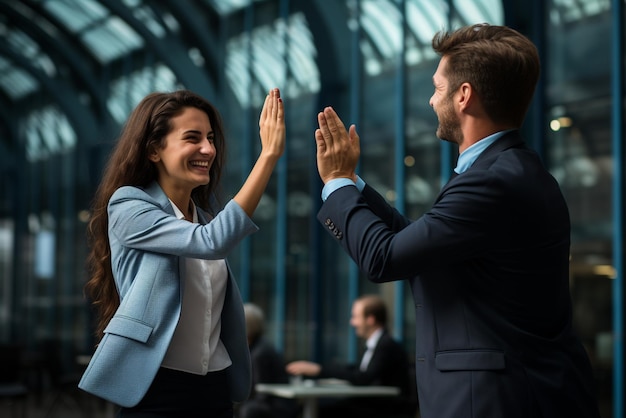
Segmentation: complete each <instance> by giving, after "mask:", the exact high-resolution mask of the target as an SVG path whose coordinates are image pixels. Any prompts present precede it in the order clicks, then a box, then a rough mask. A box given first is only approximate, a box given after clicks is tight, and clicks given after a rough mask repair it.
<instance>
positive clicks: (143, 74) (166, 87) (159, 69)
mask: <svg viewBox="0 0 626 418" xmlns="http://www.w3.org/2000/svg"><path fill="white" fill-rule="evenodd" d="M179 88H182V86H181V85H180V84H179V83H178V81H177V80H176V75H175V74H174V73H173V72H172V70H170V69H169V67H166V66H165V65H162V64H157V65H155V66H153V67H145V68H143V69H141V70H139V71H135V72H133V73H131V74H129V75H127V76H124V77H121V78H118V79H117V80H115V81H113V82H112V83H111V85H110V94H109V97H108V100H107V108H108V110H109V112H110V113H111V115H112V116H113V119H115V120H116V121H117V122H118V123H119V124H120V125H122V124H123V123H124V121H126V119H127V118H128V115H129V114H130V112H131V111H132V109H133V108H134V107H135V106H136V105H137V103H139V102H140V101H141V99H143V98H144V97H145V96H146V95H147V94H148V93H151V92H153V91H173V90H177V89H179Z"/></svg>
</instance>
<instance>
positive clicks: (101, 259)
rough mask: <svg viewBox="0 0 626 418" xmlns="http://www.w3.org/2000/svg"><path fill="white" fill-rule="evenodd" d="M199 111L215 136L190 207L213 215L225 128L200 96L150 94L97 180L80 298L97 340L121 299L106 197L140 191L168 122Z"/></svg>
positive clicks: (152, 176)
mask: <svg viewBox="0 0 626 418" xmlns="http://www.w3.org/2000/svg"><path fill="white" fill-rule="evenodd" d="M189 107H193V108H197V109H200V110H202V111H204V112H205V113H206V114H207V115H208V117H209V121H210V123H211V128H212V129H213V133H214V134H215V139H214V144H215V150H216V156H215V160H214V161H213V165H212V166H211V169H210V170H209V174H210V179H211V181H210V182H209V184H207V185H204V186H198V187H196V188H195V189H194V190H193V191H192V194H191V197H192V199H193V201H194V203H195V204H196V205H197V206H199V207H200V208H202V209H204V210H206V211H208V212H209V213H212V214H214V213H215V211H216V208H215V207H213V206H214V205H215V204H216V203H217V201H216V200H215V199H216V197H217V191H218V190H217V187H218V185H219V184H220V177H221V174H222V168H223V166H224V161H225V159H226V157H225V139H224V130H223V126H222V121H221V117H220V114H219V113H218V111H217V109H216V108H215V107H214V106H213V105H212V104H211V103H209V102H208V101H207V100H205V99H204V98H202V97H201V96H199V95H197V94H195V93H193V92H191V91H188V90H179V91H175V92H172V93H151V94H149V95H148V96H146V97H145V98H144V99H143V100H142V101H141V102H140V103H139V104H138V105H137V107H136V108H135V109H134V110H133V112H132V113H131V114H130V116H129V118H128V120H127V122H126V124H125V125H124V128H123V130H122V133H121V135H120V137H119V139H118V141H117V144H116V145H115V147H114V149H113V151H112V154H111V157H110V158H109V161H108V163H107V165H106V167H105V170H104V173H103V177H102V181H101V182H100V185H99V186H98V189H97V191H96V194H95V196H94V200H93V203H92V209H91V217H90V220H89V224H88V228H87V238H88V242H89V245H90V253H89V256H88V259H87V268H88V272H89V281H88V282H87V283H86V284H85V295H86V296H87V298H88V299H89V300H90V301H91V303H92V304H93V305H94V307H95V309H96V316H97V322H96V336H97V338H98V340H99V339H100V338H102V335H103V332H104V328H105V327H106V325H107V324H108V322H109V321H110V319H111V318H112V317H113V315H114V314H115V311H116V310H117V308H118V306H119V304H120V298H119V294H118V292H117V288H116V286H115V282H114V280H113V272H112V270H111V248H110V246H109V235H108V227H109V219H108V214H107V205H108V203H109V199H110V198H111V196H112V195H113V193H114V192H115V190H117V189H118V188H119V187H121V186H138V187H145V186H147V185H148V184H150V183H151V182H153V181H155V180H156V179H157V169H156V167H155V165H154V163H152V162H151V161H150V160H149V158H148V155H149V153H150V151H151V150H153V149H155V148H163V147H164V146H165V137H166V136H167V134H168V133H169V132H170V131H171V129H172V126H171V123H170V121H171V119H172V118H173V117H175V116H178V115H180V114H181V113H182V112H183V110H184V109H185V108H189Z"/></svg>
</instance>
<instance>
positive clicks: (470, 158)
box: [315, 24, 599, 418]
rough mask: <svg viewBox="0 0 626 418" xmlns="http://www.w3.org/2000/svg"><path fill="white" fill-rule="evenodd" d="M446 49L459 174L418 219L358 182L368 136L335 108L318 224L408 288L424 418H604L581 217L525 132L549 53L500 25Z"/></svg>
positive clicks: (437, 42) (378, 272)
mask: <svg viewBox="0 0 626 418" xmlns="http://www.w3.org/2000/svg"><path fill="white" fill-rule="evenodd" d="M433 48H434V50H435V51H436V52H437V53H438V54H439V55H440V56H441V60H440V62H439V66H438V68H437V70H436V72H435V74H434V76H433V83H434V87H435V92H434V94H433V96H432V98H431V99H430V105H431V106H432V107H433V109H434V111H435V113H436V114H437V117H438V119H439V127H438V129H437V136H438V137H439V138H441V139H443V140H446V141H450V142H452V143H455V144H457V145H458V147H459V152H460V155H459V159H458V163H457V166H456V168H455V172H456V174H458V175H456V177H455V176H453V178H452V179H451V180H450V181H449V182H448V184H446V185H445V186H444V187H443V188H442V190H441V192H440V194H439V196H438V197H437V198H436V200H435V202H434V204H433V206H432V208H431V209H430V210H429V211H428V212H427V213H425V214H424V215H423V216H422V217H421V218H419V219H417V220H416V221H414V222H411V221H410V220H409V219H407V218H405V217H404V216H403V215H401V214H400V213H398V212H397V211H396V210H395V209H393V208H392V207H391V206H390V205H388V204H387V203H386V202H385V200H384V199H383V198H382V197H381V196H380V195H379V194H378V193H376V192H375V191H374V190H373V189H372V188H371V187H369V186H367V185H366V184H365V183H364V182H363V180H362V179H360V178H359V177H358V176H357V175H356V172H355V170H356V166H357V162H358V158H359V153H360V149H359V136H358V134H357V132H356V129H355V127H354V125H352V126H350V129H349V132H347V131H346V129H345V127H344V124H343V123H342V121H341V120H340V119H339V117H338V116H337V114H336V113H335V112H334V110H333V109H331V108H326V109H324V111H323V112H321V113H320V114H319V115H318V122H319V129H317V130H316V132H315V139H316V145H317V164H318V171H319V175H320V177H321V179H322V181H323V182H324V184H325V186H324V189H323V191H322V198H323V199H324V200H325V201H324V203H323V205H322V207H321V209H320V211H319V213H318V219H319V220H320V222H322V224H323V225H324V228H325V229H326V230H327V231H328V232H329V233H330V234H331V236H333V237H334V238H335V240H336V241H337V242H338V243H339V244H340V245H341V246H342V247H343V248H344V249H345V250H346V251H347V252H348V254H349V255H350V256H351V257H352V258H353V259H354V260H355V262H356V263H357V264H358V265H359V267H360V269H361V270H362V271H364V272H365V273H367V274H368V276H369V277H370V279H371V280H372V281H374V282H383V281H390V280H401V279H405V278H406V279H407V280H409V282H410V285H411V288H412V292H413V297H414V300H415V314H416V360H417V361H416V376H417V387H418V394H419V403H420V413H421V416H422V417H423V418H464V417H472V418H489V417H498V418H501V417H506V418H522V417H524V418H528V417H544V418H548V417H550V418H551V417H568V418H573V417H585V418H589V417H593V418H596V417H599V413H598V409H597V404H596V401H595V399H594V396H593V393H592V392H593V390H592V388H591V384H592V381H593V376H592V372H591V367H590V362H589V359H588V357H587V355H586V352H585V350H584V348H583V346H582V345H581V343H580V342H579V340H578V339H577V337H576V336H575V335H574V332H573V330H572V313H571V311H572V306H571V301H570V293H569V287H568V277H569V272H568V269H569V260H568V258H569V245H570V223H569V214H568V209H567V206H566V203H565V200H564V198H563V196H562V194H561V192H560V189H559V186H558V184H557V183H556V181H555V180H554V178H552V176H551V175H550V174H549V173H548V171H547V170H546V169H545V168H544V167H543V166H542V164H541V161H540V159H539V157H538V156H537V155H536V153H535V152H533V151H532V150H530V149H529V148H528V147H526V145H525V144H524V142H523V140H522V138H521V136H520V133H519V131H518V130H519V128H520V126H521V125H522V122H523V119H524V117H525V114H526V111H527V109H528V106H529V104H530V101H531V98H532V95H533V92H534V89H535V86H536V83H537V80H538V77H539V58H538V54H537V50H536V48H535V46H534V45H533V44H532V43H531V42H530V41H529V40H528V39H527V38H525V37H524V36H522V35H521V34H519V33H518V32H516V31H514V30H512V29H510V28H507V27H502V26H490V25H487V24H482V25H473V26H469V27H464V28H461V29H459V30H457V31H454V32H452V33H446V32H440V33H438V34H437V35H435V37H434V38H433Z"/></svg>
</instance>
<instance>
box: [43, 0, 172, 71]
mask: <svg viewBox="0 0 626 418" xmlns="http://www.w3.org/2000/svg"><path fill="white" fill-rule="evenodd" d="M40 1H41V2H42V6H43V8H44V9H45V10H47V11H48V12H49V13H50V14H51V15H52V16H54V18H55V19H57V20H58V21H59V22H61V23H62V24H63V25H64V26H65V27H66V28H67V29H68V30H69V31H70V32H71V33H73V34H74V35H75V36H76V37H77V38H78V39H79V40H80V41H81V42H82V43H83V44H84V45H85V47H86V48H87V49H88V50H89V51H90V52H91V53H92V54H93V56H94V57H95V58H96V59H97V60H98V61H99V62H100V63H101V64H107V63H109V62H111V61H113V60H115V59H117V58H120V57H122V56H124V55H127V54H128V53H129V52H131V51H133V50H136V49H140V48H142V47H143V45H144V41H143V39H142V38H141V37H140V36H139V34H137V32H135V31H134V30H133V29H132V28H131V27H130V26H129V25H128V24H127V23H126V22H124V21H123V20H122V19H121V18H120V17H119V16H115V15H112V14H111V13H110V12H109V10H108V9H107V8H105V7H103V6H102V5H101V4H100V3H99V2H98V1H95V0H82V1H81V3H80V5H81V6H80V7H77V3H76V2H75V1H73V0H40ZM142 17H143V18H144V19H145V22H144V23H146V26H147V27H148V28H151V27H154V26H157V27H158V23H157V22H156V21H155V20H154V19H150V18H149V15H142ZM161 33H162V32H161Z"/></svg>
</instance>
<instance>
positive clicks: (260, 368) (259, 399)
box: [236, 303, 299, 418]
mask: <svg viewBox="0 0 626 418" xmlns="http://www.w3.org/2000/svg"><path fill="white" fill-rule="evenodd" d="M243 308H244V313H245V317H246V334H247V337H248V347H250V360H251V362H252V392H251V394H250V397H249V398H248V400H246V401H245V402H243V403H241V404H239V405H238V406H237V414H236V415H237V417H239V418H275V417H280V418H291V417H295V416H297V414H298V413H299V406H298V404H297V403H296V402H295V401H293V400H291V399H283V398H278V397H275V396H271V395H266V394H262V393H257V392H256V391H255V390H254V387H255V385H256V384H257V383H287V381H288V375H287V373H286V372H285V363H284V361H283V358H282V356H281V355H280V353H278V351H276V350H275V349H274V347H273V346H272V345H271V344H270V343H269V342H268V341H267V340H265V339H264V338H263V332H264V328H265V319H264V315H263V311H262V310H261V308H259V307H258V306H257V305H255V304H252V303H246V304H244V307H243Z"/></svg>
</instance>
